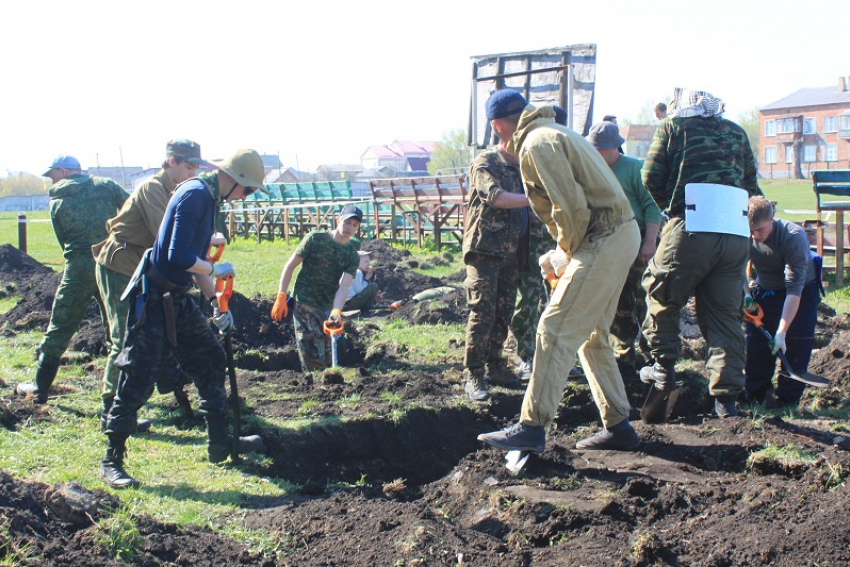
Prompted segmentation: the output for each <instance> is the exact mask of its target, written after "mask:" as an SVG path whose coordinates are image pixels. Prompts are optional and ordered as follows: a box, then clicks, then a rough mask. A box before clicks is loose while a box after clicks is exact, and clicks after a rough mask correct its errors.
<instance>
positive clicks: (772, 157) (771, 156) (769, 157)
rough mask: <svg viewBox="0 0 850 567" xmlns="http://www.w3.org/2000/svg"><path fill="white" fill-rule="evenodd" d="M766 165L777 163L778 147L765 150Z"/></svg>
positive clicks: (769, 147)
mask: <svg viewBox="0 0 850 567" xmlns="http://www.w3.org/2000/svg"><path fill="white" fill-rule="evenodd" d="M764 163H776V146H767V147H766V148H765V149H764Z"/></svg>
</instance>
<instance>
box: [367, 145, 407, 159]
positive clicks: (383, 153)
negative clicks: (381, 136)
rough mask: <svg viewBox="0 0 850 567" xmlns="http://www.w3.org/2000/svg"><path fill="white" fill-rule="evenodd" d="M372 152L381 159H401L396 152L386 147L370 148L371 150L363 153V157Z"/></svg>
mask: <svg viewBox="0 0 850 567" xmlns="http://www.w3.org/2000/svg"><path fill="white" fill-rule="evenodd" d="M370 151H371V152H372V153H374V154H375V156H376V157H379V158H380V157H390V158H397V157H400V156H399V155H398V153H396V152H394V151H393V150H391V149H390V148H388V147H386V146H369V148H368V149H367V150H366V151H365V152H363V155H366V153H368V152H370Z"/></svg>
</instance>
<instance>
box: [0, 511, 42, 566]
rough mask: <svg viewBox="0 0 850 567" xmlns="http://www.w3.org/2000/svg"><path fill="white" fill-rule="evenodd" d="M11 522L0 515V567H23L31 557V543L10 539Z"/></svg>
mask: <svg viewBox="0 0 850 567" xmlns="http://www.w3.org/2000/svg"><path fill="white" fill-rule="evenodd" d="M11 522H12V520H11V519H9V518H7V517H6V516H4V515H0V567H24V566H26V565H29V563H30V560H32V559H35V558H34V557H32V542H31V541H27V540H25V539H15V538H14V537H12V530H11V525H10V524H11Z"/></svg>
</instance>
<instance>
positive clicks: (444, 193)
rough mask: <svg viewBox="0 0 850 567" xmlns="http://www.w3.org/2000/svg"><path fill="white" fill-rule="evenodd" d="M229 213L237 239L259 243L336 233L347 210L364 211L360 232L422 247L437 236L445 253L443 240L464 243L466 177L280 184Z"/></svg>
mask: <svg viewBox="0 0 850 567" xmlns="http://www.w3.org/2000/svg"><path fill="white" fill-rule="evenodd" d="M265 188H266V193H260V192H257V193H254V194H253V195H251V196H250V197H249V198H247V199H245V200H244V201H238V202H234V203H230V204H229V206H228V208H227V209H226V211H225V212H226V215H227V221H226V222H227V226H228V228H229V230H230V234H231V235H240V236H243V237H248V236H253V235H256V236H257V238H258V239H259V240H262V239H264V238H265V239H269V240H274V239H275V238H284V239H287V240H288V239H289V238H293V237H294V238H299V239H300V238H302V237H303V236H304V235H305V234H307V233H308V232H309V231H311V230H316V229H330V228H333V226H334V218H335V217H336V215H337V213H338V212H339V210H340V209H341V208H342V206H343V205H345V204H348V203H354V204H357V205H358V206H359V207H360V208H361V209H362V210H363V212H364V217H363V223H362V224H361V227H360V233H361V235H362V236H364V237H365V238H384V239H389V240H392V241H399V240H400V241H402V242H403V243H405V244H407V243H409V242H412V241H413V240H414V239H415V240H416V243H417V244H418V245H419V246H422V244H423V242H424V240H425V238H426V237H428V236H431V238H432V239H433V241H434V246H435V247H436V248H437V249H439V248H440V247H441V246H442V243H443V236H444V235H450V236H451V237H453V238H455V239H456V240H457V241H461V240H462V238H463V224H464V217H465V215H466V195H467V187H466V177H465V176H463V175H450V176H441V177H416V178H401V179H379V180H374V181H371V182H369V183H368V185H363V184H358V185H356V186H354V187H352V185H351V183H349V182H348V181H329V182H323V183H275V184H270V185H266V186H265Z"/></svg>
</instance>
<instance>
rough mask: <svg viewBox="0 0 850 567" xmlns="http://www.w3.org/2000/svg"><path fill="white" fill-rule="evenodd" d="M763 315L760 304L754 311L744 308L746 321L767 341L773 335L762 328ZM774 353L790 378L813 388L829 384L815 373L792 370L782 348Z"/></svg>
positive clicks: (770, 339) (771, 338)
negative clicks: (798, 372) (799, 372)
mask: <svg viewBox="0 0 850 567" xmlns="http://www.w3.org/2000/svg"><path fill="white" fill-rule="evenodd" d="M763 317H764V309H762V308H761V305H758V304H756V312H755V313H751V312H749V311H747V310H746V309H744V318H745V319H746V320H747V322H749V323H751V324H752V325H753V326H755V328H756V329H758V330H759V331H761V332H762V334H763V335H764V336H765V338H766V339H767V341H768V342H770V341H772V340H773V337H772V336H770V333H768V332H767V329H765V328H764V323H762V322H761V320H762V318H763ZM776 355H777V356H778V357H779V360H781V361H782V365H783V367H784V368H785V373H786V374H787V375H788V377H789V378H791V379H792V380H796V381H797V382H802V383H803V384H808V385H809V386H814V387H815V388H825V387H826V386H828V385H829V380H827V379H826V378H824V377H822V376H817V375H815V374H810V373H809V372H803V373H801V374H797V373H796V372H794V369H793V368H791V365H790V364H788V359H787V358H786V357H785V353H784V352H782V349H779V351H777V353H776Z"/></svg>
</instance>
